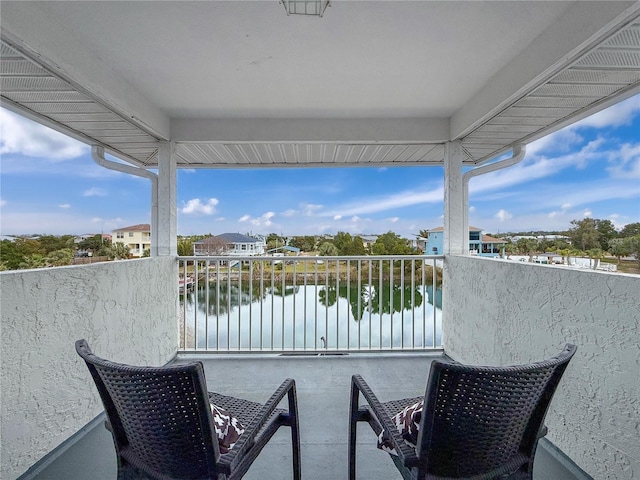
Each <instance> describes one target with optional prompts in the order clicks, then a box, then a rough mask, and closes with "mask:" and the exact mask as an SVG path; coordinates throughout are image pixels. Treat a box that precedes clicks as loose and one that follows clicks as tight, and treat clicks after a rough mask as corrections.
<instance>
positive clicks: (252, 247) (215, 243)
mask: <svg viewBox="0 0 640 480" xmlns="http://www.w3.org/2000/svg"><path fill="white" fill-rule="evenodd" d="M264 247H265V243H264V241H263V240H261V239H259V238H254V237H249V236H247V235H242V234H240V233H222V234H220V235H214V236H211V237H207V238H204V239H202V240H198V241H197V242H193V254H194V255H233V256H237V255H242V256H247V255H262V254H264Z"/></svg>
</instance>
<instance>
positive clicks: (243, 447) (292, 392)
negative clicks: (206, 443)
mask: <svg viewBox="0 0 640 480" xmlns="http://www.w3.org/2000/svg"><path fill="white" fill-rule="evenodd" d="M286 395H288V396H289V412H288V413H289V414H288V416H287V419H286V420H287V423H286V424H289V423H288V422H289V421H290V418H291V415H297V410H298V406H297V399H296V383H295V380H293V379H292V378H287V379H286V380H285V381H284V382H282V383H281V384H280V386H279V387H278V388H277V390H276V391H275V392H273V394H272V395H271V397H270V398H269V400H267V402H266V403H265V404H264V405H263V406H262V409H261V410H260V412H259V413H258V414H257V415H256V416H255V417H253V419H252V420H251V423H249V425H247V426H246V427H245V432H244V433H243V434H242V435H240V438H239V439H238V441H237V442H236V444H235V445H234V446H233V448H232V449H231V450H230V451H229V453H227V454H225V455H224V457H220V464H221V465H224V466H225V467H228V468H229V469H230V471H232V470H233V469H235V467H236V464H237V463H238V462H239V461H240V460H241V459H242V458H243V456H244V454H245V453H246V452H247V451H248V450H249V449H250V448H251V447H252V446H253V444H254V439H255V437H256V435H257V434H258V432H260V431H261V429H262V427H263V426H264V425H265V424H266V423H267V422H268V420H269V418H270V417H271V415H272V414H273V412H274V411H275V410H276V408H278V405H279V404H280V402H281V401H282V399H283V398H284V397H285V396H286ZM292 410H293V411H292Z"/></svg>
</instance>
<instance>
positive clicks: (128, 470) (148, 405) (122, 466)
mask: <svg viewBox="0 0 640 480" xmlns="http://www.w3.org/2000/svg"><path fill="white" fill-rule="evenodd" d="M76 351H77V352H78V354H79V355H80V356H81V357H82V358H83V359H84V361H85V362H86V364H87V367H88V368H89V371H90V373H91V376H92V377H93V380H94V382H95V384H96V387H97V388H98V392H99V393H100V397H101V399H102V403H103V405H104V408H105V411H106V414H107V425H108V428H109V430H110V431H111V433H112V435H113V441H114V444H115V447H116V454H117V460H118V480H134V479H135V480H138V479H140V480H232V479H240V478H242V477H243V475H244V474H245V473H246V472H247V470H248V469H249V467H250V466H251V464H252V462H253V461H254V460H255V458H256V457H257V456H258V454H259V453H260V451H261V450H262V449H263V448H264V446H265V445H266V444H267V443H268V442H269V440H270V439H271V437H272V436H273V435H274V433H275V432H276V431H277V430H278V428H280V427H281V426H288V427H291V441H292V456H293V478H294V479H295V480H299V479H300V437H299V427H298V407H297V397H296V387H295V382H294V380H293V379H287V380H285V381H284V382H283V383H282V384H281V385H280V386H279V387H278V389H277V390H276V391H275V392H274V393H273V394H272V395H271V397H270V398H269V399H268V400H267V402H266V403H265V404H261V403H256V402H251V401H248V400H243V399H239V398H235V397H230V396H226V395H220V394H218V393H213V392H207V390H206V380H205V376H204V369H203V367H202V364H201V363H200V362H190V363H186V364H176V365H168V366H164V367H135V366H129V365H123V364H118V363H114V362H110V361H108V360H104V359H102V358H99V357H97V356H96V355H94V354H93V353H92V352H91V349H90V348H89V346H88V344H87V342H86V341H85V340H78V341H77V342H76ZM285 397H287V400H288V406H287V408H286V409H282V408H278V405H279V404H280V402H281V401H283V400H284V398H285ZM210 401H212V402H213V403H215V404H216V405H218V406H220V407H222V408H224V409H225V410H227V411H230V412H233V414H234V415H235V416H236V417H237V418H238V419H239V420H240V422H241V423H242V424H243V426H244V427H245V430H244V433H242V435H240V438H239V439H238V441H237V443H236V444H235V446H234V447H233V448H232V449H231V450H230V451H229V452H228V453H226V454H220V449H219V446H218V439H217V436H216V433H215V426H214V423H213V422H214V420H213V416H212V413H211V408H210V403H209V402H210ZM283 477H284V475H283Z"/></svg>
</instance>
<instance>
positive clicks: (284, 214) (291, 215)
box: [280, 208, 296, 217]
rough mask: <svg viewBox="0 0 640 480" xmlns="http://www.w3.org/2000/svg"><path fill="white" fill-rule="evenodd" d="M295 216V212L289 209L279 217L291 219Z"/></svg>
mask: <svg viewBox="0 0 640 480" xmlns="http://www.w3.org/2000/svg"><path fill="white" fill-rule="evenodd" d="M295 214H296V211H295V210H294V209H293V208H289V209H287V210H285V211H284V212H282V213H281V214H280V215H282V216H283V217H293V216H294V215H295Z"/></svg>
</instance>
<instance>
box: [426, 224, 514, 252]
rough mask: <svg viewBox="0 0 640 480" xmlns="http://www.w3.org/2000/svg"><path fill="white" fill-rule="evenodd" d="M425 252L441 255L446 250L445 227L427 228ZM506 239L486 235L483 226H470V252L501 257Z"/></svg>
mask: <svg viewBox="0 0 640 480" xmlns="http://www.w3.org/2000/svg"><path fill="white" fill-rule="evenodd" d="M427 232H428V233H429V237H428V238H427V239H426V245H425V253H426V254H427V255H440V254H442V252H443V251H444V245H443V243H444V227H437V228H434V229H432V230H427ZM506 243H507V241H506V240H502V239H500V238H494V237H491V236H489V235H484V234H483V233H482V229H481V228H477V227H469V253H471V254H472V255H480V256H482V257H494V258H496V257H499V256H501V255H502V254H503V253H504V246H505V244H506Z"/></svg>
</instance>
